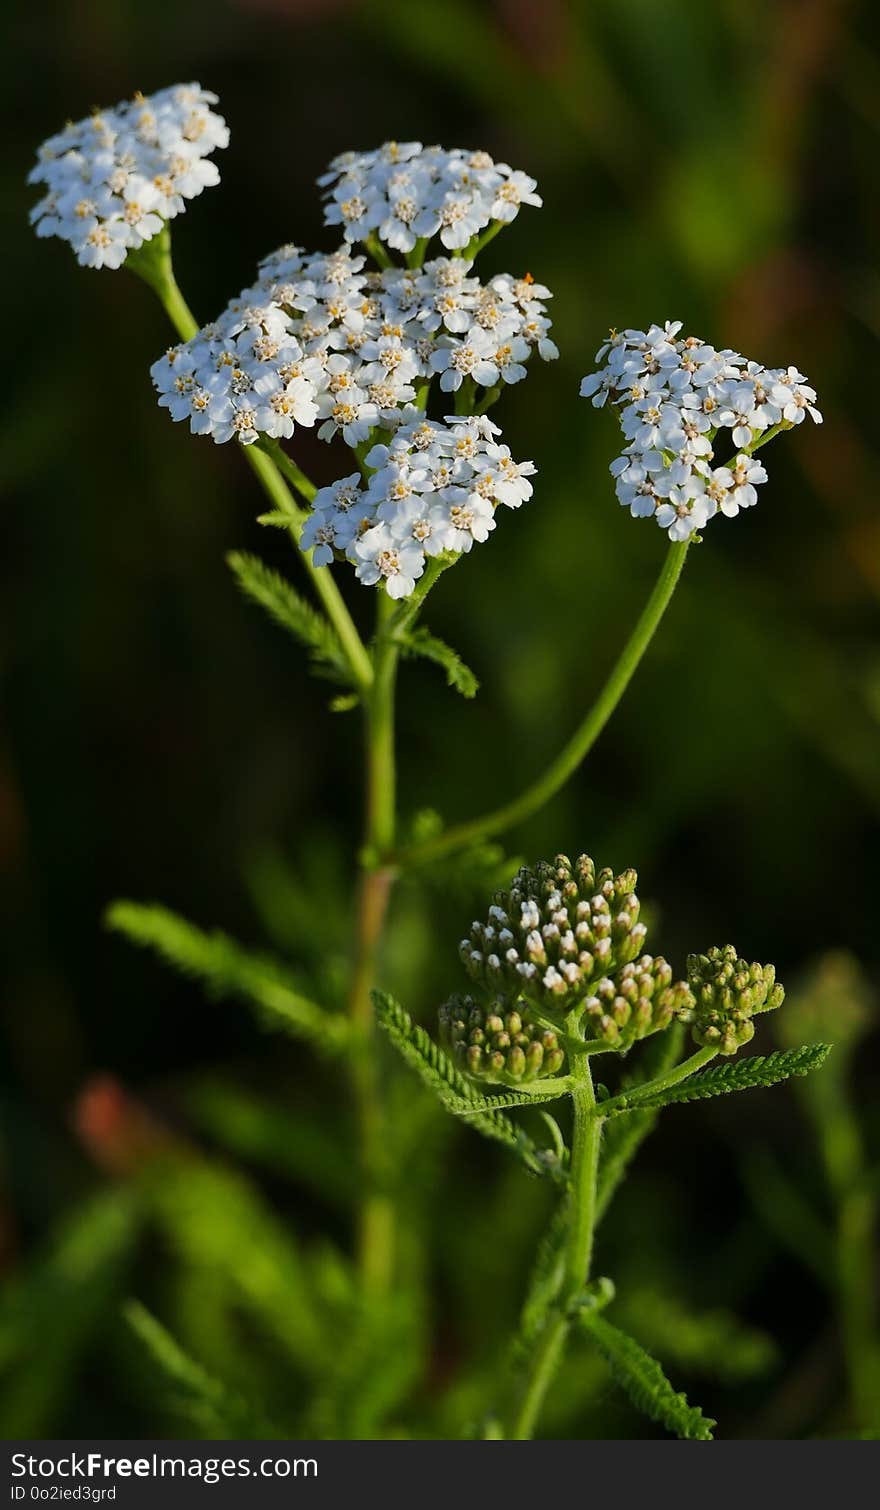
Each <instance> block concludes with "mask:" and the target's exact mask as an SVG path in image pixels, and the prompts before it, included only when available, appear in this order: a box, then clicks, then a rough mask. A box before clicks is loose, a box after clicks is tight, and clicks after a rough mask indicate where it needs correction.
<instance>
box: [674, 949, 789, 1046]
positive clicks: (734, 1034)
mask: <svg viewBox="0 0 880 1510" xmlns="http://www.w3.org/2000/svg"><path fill="white" fill-rule="evenodd" d="M687 973H688V984H689V985H690V988H691V991H692V992H693V995H694V1006H693V1010H692V1011H691V1012H689V1013H686V1014H683V1015H684V1016H685V1020H686V1021H689V1022H691V1023H692V1024H693V1035H694V1038H695V1040H696V1042H697V1043H699V1044H701V1045H702V1046H703V1047H704V1048H711V1049H717V1050H718V1052H719V1053H720V1054H735V1053H736V1051H737V1049H739V1048H742V1046H743V1044H744V1043H748V1042H749V1039H751V1038H753V1037H754V1034H755V1025H754V1023H753V1022H752V1017H753V1016H754V1015H755V1014H756V1013H757V1012H770V1011H772V1010H773V1009H774V1008H775V1007H778V1006H781V1004H782V1001H783V999H784V997H785V990H784V988H783V987H782V985H781V984H780V983H779V982H778V981H777V979H776V970H775V967H774V966H773V965H757V964H749V962H748V960H744V959H740V958H739V957H738V955H737V952H736V950H735V949H734V947H733V945H732V944H727V945H726V946H725V947H724V948H723V949H720V948H717V947H716V948H714V949H710V950H709V951H708V953H707V954H690V955H688V965H687Z"/></svg>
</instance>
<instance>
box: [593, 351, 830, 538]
mask: <svg viewBox="0 0 880 1510" xmlns="http://www.w3.org/2000/svg"><path fill="white" fill-rule="evenodd" d="M680 330H681V321H673V322H667V324H666V325H652V326H651V328H650V330H647V331H644V330H624V331H620V332H617V331H612V333H611V337H610V339H609V340H608V341H606V342H605V344H604V345H603V346H602V347H601V348H600V349H599V351H598V352H597V353H596V361H597V362H599V363H601V364H602V365H601V366H600V368H599V370H598V371H597V372H594V373H592V374H591V375H590V376H589V377H585V378H584V380H583V382H582V384H581V396H582V397H583V398H591V399H592V401H593V404H594V405H595V406H596V407H597V408H599V407H600V406H601V405H603V404H604V403H605V402H606V400H608V399H610V400H611V402H612V403H614V404H616V405H618V406H619V411H620V413H619V419H620V428H621V430H622V431H623V435H624V438H625V440H626V442H627V443H626V445H625V446H624V447H623V451H622V453H621V455H620V456H618V457H617V458H616V459H615V460H614V461H613V462H612V464H611V472H612V475H613V476H614V478H615V479H616V489H617V496H618V498H619V500H620V502H621V503H622V504H623V505H624V507H625V508H628V509H629V510H630V513H631V514H632V515H633V517H634V518H650V517H653V518H654V519H655V520H656V521H657V523H658V524H659V525H660V527H661V529H664V530H667V531H668V533H669V537H670V539H671V540H689V539H690V538H691V536H692V535H693V534H694V532H695V531H696V530H700V529H703V528H704V527H705V525H706V524H708V522H709V520H710V519H712V518H714V516H715V515H716V514H724V515H726V516H727V517H728V518H733V517H734V516H735V515H736V514H738V513H739V510H740V509H744V508H749V507H750V506H751V505H752V504H753V503H756V502H757V497H758V495H757V491H756V489H757V488H758V486H759V485H760V484H761V483H763V482H766V481H767V473H766V471H765V469H764V467H763V466H762V465H761V464H760V462H758V461H756V460H754V458H753V457H752V455H751V453H752V451H753V450H754V449H755V448H756V447H757V446H758V445H759V444H760V443H761V442H762V441H763V440H767V439H770V436H771V432H773V433H775V431H776V430H778V429H787V428H789V427H790V426H792V425H798V424H800V422H801V421H802V420H803V418H804V417H805V415H807V414H809V415H810V417H811V418H812V419H813V420H814V421H815V422H816V423H817V424H821V422H822V416H821V414H820V413H819V411H818V409H817V408H816V394H815V390H814V389H813V388H811V387H810V386H809V384H808V383H807V381H806V379H805V377H804V375H803V373H801V372H798V370H797V368H796V367H788V368H783V367H763V366H762V365H761V364H760V363H759V362H750V361H747V360H746V359H745V358H744V357H741V356H740V355H739V354H738V353H737V352H735V351H729V350H724V351H716V349H715V347H714V346H708V345H707V344H706V342H705V341H701V340H700V339H699V338H698V337H696V336H686V337H683V338H682V337H680V336H679V331H680ZM727 437H729V439H730V441H731V442H732V445H733V449H734V454H733V456H732V457H731V458H730V459H729V460H728V461H727V462H726V463H725V464H723V465H721V466H716V465H715V449H716V446H717V443H718V441H719V439H725V438H727Z"/></svg>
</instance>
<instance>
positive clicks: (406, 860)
mask: <svg viewBox="0 0 880 1510" xmlns="http://www.w3.org/2000/svg"><path fill="white" fill-rule="evenodd" d="M687 552H688V542H687V541H685V542H684V543H678V544H676V543H673V544H672V545H670V547H669V549H668V551H667V552H666V556H665V558H664V561H663V566H662V567H661V570H660V575H659V577H658V578H657V581H656V583H655V585H654V590H653V592H652V593H651V596H650V598H649V599H648V601H647V603H646V605H645V608H644V610H643V612H642V614H641V617H640V618H639V621H638V623H637V624H636V626H635V629H634V630H633V632H632V634H631V635H630V637H629V639H628V640H627V642H626V645H625V646H624V648H623V651H622V652H621V654H620V657H619V659H618V661H617V663H616V665H615V666H614V669H613V670H612V672H611V675H610V676H609V678H608V680H607V682H606V683H605V686H604V687H603V688H602V691H601V692H600V693H599V696H598V697H597V699H596V701H595V702H594V703H593V705H592V707H591V708H590V711H589V712H588V713H587V715H586V717H585V718H584V720H583V722H582V723H581V724H579V726H578V728H577V729H576V730H575V732H574V734H573V735H572V736H571V739H570V740H569V741H568V743H567V744H566V745H565V747H564V748H563V749H562V750H561V751H560V753H559V754H558V755H557V757H556V759H555V760H553V761H552V762H551V763H550V765H549V766H548V767H547V769H546V770H545V771H544V773H543V775H541V776H539V778H538V780H537V781H535V782H533V783H532V784H531V786H528V787H526V789H525V791H523V792H521V793H520V795H519V796H518V797H515V798H514V799H513V801H512V802H507V803H505V805H504V806H503V807H499V808H496V809H495V811H494V812H491V813H487V814H485V815H484V816H483V817H481V818H473V819H471V820H470V822H468V823H460V824H458V825H457V826H456V827H454V828H449V829H447V830H446V832H445V833H442V834H438V835H437V836H436V838H433V839H427V840H425V842H424V843H423V844H416V845H413V846H412V847H411V848H410V849H407V850H403V851H401V853H400V854H398V856H397V857H396V858H397V861H398V863H399V864H400V865H402V866H406V865H420V864H423V863H424V862H425V861H427V860H435V859H437V858H438V857H439V856H441V855H445V854H449V853H450V852H452V851H454V850H457V849H461V848H462V847H463V846H465V845H468V844H473V843H476V842H477V841H478V840H480V839H486V838H488V837H489V835H490V834H498V833H502V832H503V831H504V830H505V829H508V828H512V827H513V825H514V824H515V823H521V822H522V821H523V820H524V819H526V818H529V817H531V815H532V813H536V812H537V811H538V810H539V808H542V807H543V806H544V804H545V803H546V802H549V800H550V798H551V797H554V796H555V795H556V793H557V792H558V791H559V790H560V788H561V787H563V786H564V785H565V783H566V781H568V779H569V777H570V776H572V775H573V774H574V772H575V771H576V770H577V768H578V766H579V765H580V764H581V761H582V760H583V759H584V757H585V756H586V755H587V754H588V752H589V751H590V749H591V748H592V746H593V745H594V744H595V742H596V740H597V739H598V737H599V735H600V734H601V732H602V730H603V729H604V727H605V725H606V724H607V722H608V720H609V718H610V717H611V715H612V713H613V712H614V710H615V708H616V707H617V704H618V703H619V702H620V699H621V698H622V697H623V694H624V692H625V691H626V689H627V687H628V686H629V683H630V681H631V680H632V677H633V674H634V672H635V670H636V668H637V666H638V664H639V662H640V661H641V659H642V656H643V655H644V654H645V651H646V650H647V648H648V646H649V645H650V643H651V640H652V639H653V637H654V634H655V632H656V630H657V626H658V624H659V623H660V620H661V619H662V617H663V615H664V613H665V612H666V609H667V607H668V606H669V602H670V599H671V598H672V595H673V593H674V592H675V589H676V586H677V584H678V579H679V577H680V576H681V571H682V567H683V566H684V563H685V557H686V556H687Z"/></svg>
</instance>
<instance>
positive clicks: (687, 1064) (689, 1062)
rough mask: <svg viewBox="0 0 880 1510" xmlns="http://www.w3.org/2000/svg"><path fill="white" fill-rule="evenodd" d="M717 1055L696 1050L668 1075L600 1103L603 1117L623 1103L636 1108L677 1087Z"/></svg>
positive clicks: (703, 1050) (709, 1050)
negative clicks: (651, 1098) (659, 1092)
mask: <svg viewBox="0 0 880 1510" xmlns="http://www.w3.org/2000/svg"><path fill="white" fill-rule="evenodd" d="M717 1053H718V1050H717V1049H710V1048H706V1049H698V1050H697V1052H696V1053H695V1054H691V1056H690V1058H689V1059H684V1060H682V1062H681V1064H677V1065H676V1067H675V1069H674V1070H670V1071H669V1073H668V1074H666V1075H658V1077H657V1079H656V1080H644V1081H643V1082H642V1084H641V1085H637V1086H634V1088H633V1089H632V1090H631V1091H624V1092H623V1094H622V1095H620V1096H612V1097H611V1099H610V1100H609V1101H603V1102H602V1103H601V1110H602V1115H603V1117H607V1115H608V1113H609V1112H610V1111H612V1110H613V1109H614V1108H615V1107H617V1106H620V1105H621V1103H623V1102H625V1103H626V1105H627V1106H633V1107H636V1106H638V1104H639V1102H640V1101H643V1100H647V1099H648V1098H649V1097H651V1096H655V1095H656V1094H657V1092H658V1091H665V1090H668V1089H669V1087H670V1086H671V1085H678V1082H679V1081H680V1080H686V1079H687V1077H688V1075H693V1073H694V1071H695V1070H700V1069H702V1068H703V1065H704V1064H708V1063H709V1060H710V1059H714V1058H715V1057H716V1055H717Z"/></svg>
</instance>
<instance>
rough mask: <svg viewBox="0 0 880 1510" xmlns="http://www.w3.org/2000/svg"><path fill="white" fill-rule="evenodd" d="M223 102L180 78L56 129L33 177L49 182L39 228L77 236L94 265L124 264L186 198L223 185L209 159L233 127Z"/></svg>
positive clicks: (37, 211) (36, 219)
mask: <svg viewBox="0 0 880 1510" xmlns="http://www.w3.org/2000/svg"><path fill="white" fill-rule="evenodd" d="M216 103H217V96H216V95H215V94H210V93H209V92H208V91H207V90H205V89H202V87H201V85H200V84H175V85H173V86H172V87H171V88H169V89H160V90H159V92H158V93H157V94H152V95H142V94H136V95H135V96H134V98H133V99H131V100H125V101H123V102H122V103H121V104H119V105H116V106H114V108H113V109H111V110H102V111H96V112H95V114H94V115H91V116H88V117H86V118H85V119H84V120H81V121H76V122H72V123H71V124H69V125H67V126H65V128H64V130H63V131H60V132H59V133H58V134H57V135H56V136H50V137H49V139H48V141H45V142H44V143H43V145H42V147H41V148H40V151H39V156H38V161H37V164H36V167H34V168H33V169H32V170H31V172H30V174H29V175H28V183H39V184H45V185H46V189H47V192H46V194H45V196H44V197H43V198H42V199H41V200H40V201H39V203H38V204H36V205H35V206H34V208H33V209H32V210H31V212H30V219H31V224H32V225H33V226H34V228H35V230H36V233H37V235H38V236H59V237H60V238H61V239H62V240H63V241H67V242H69V244H70V246H71V247H72V248H73V251H74V252H75V253H76V257H77V260H78V261H79V262H81V263H82V264H83V266H85V267H112V268H117V267H121V265H122V263H123V262H124V261H125V259H126V257H127V256H128V253H129V252H130V251H134V250H136V249H137V248H138V247H140V246H142V245H143V243H144V242H145V241H150V240H152V238H153V237H154V236H156V235H157V234H158V233H159V231H161V229H162V227H163V225H164V224H165V222H166V221H167V220H172V219H173V218H174V216H175V215H179V214H180V213H181V211H182V210H183V209H184V208H185V201H186V200H187V199H193V198H195V196H196V195H197V194H201V192H202V189H204V188H208V187H210V186H212V185H213V184H216V183H219V181H220V174H219V171H218V169H217V166H216V164H215V163H213V162H210V161H209V158H210V155H211V153H212V152H214V151H216V150H217V148H220V147H225V146H226V145H227V144H228V141H229V131H228V129H227V127H226V124H225V122H224V120H223V118H222V116H219V115H217V114H216V113H215V112H214V111H213V110H211V108H210V107H211V105H215V104H216Z"/></svg>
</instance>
